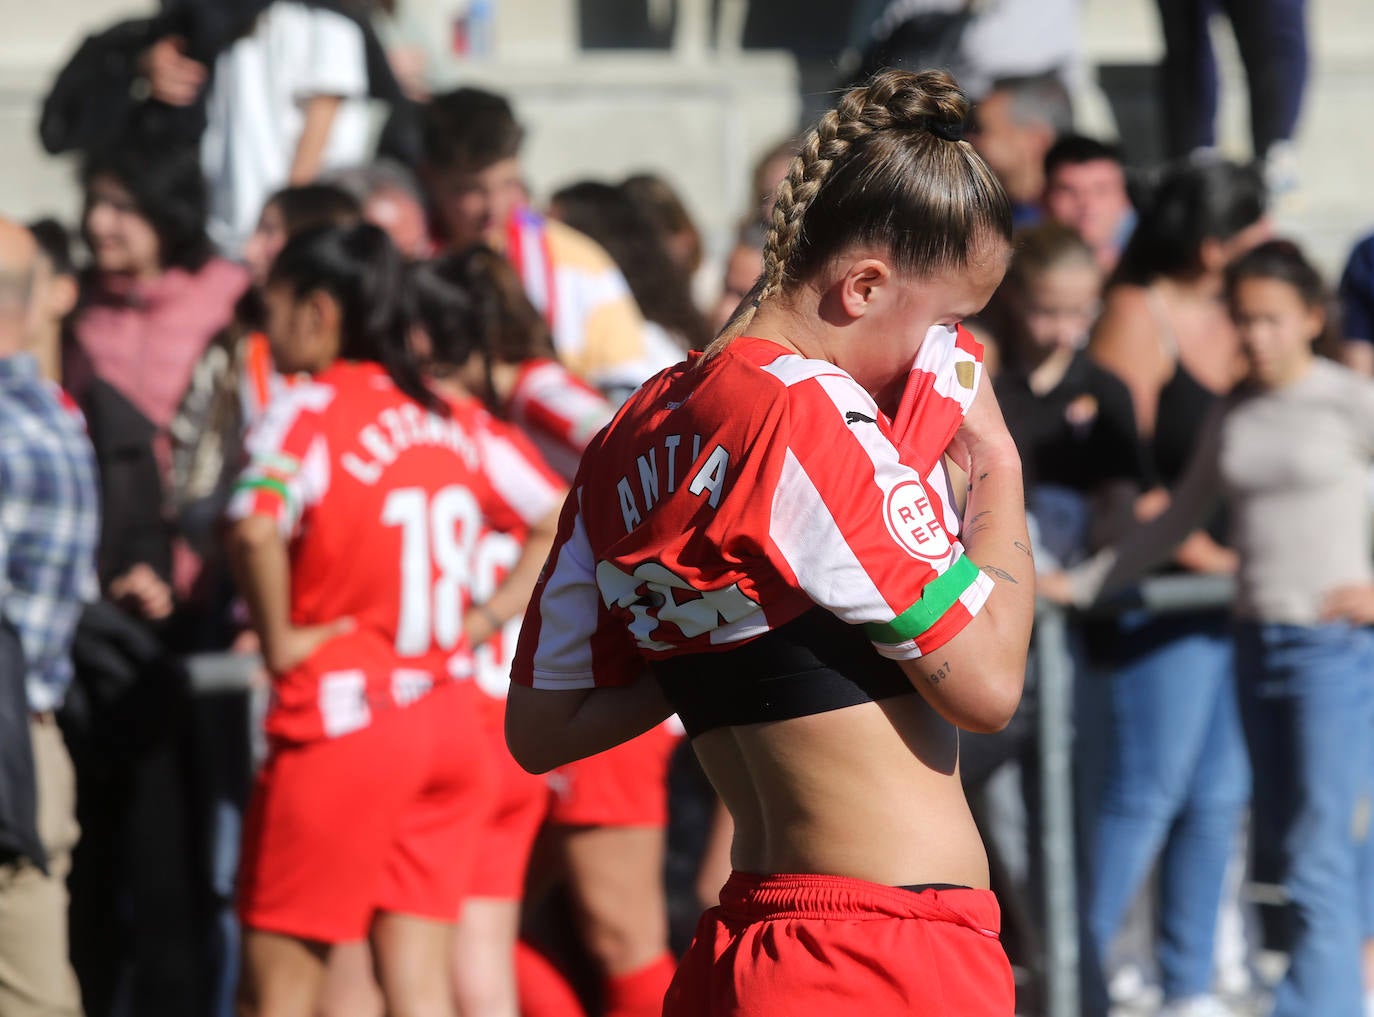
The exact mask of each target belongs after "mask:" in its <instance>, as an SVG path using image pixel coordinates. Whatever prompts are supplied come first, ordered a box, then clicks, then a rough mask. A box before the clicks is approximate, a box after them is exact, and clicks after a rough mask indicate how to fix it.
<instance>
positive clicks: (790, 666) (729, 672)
mask: <svg viewBox="0 0 1374 1017" xmlns="http://www.w3.org/2000/svg"><path fill="white" fill-rule="evenodd" d="M652 668H653V671H654V674H655V676H656V677H657V678H658V681H659V684H660V686H661V687H662V688H663V694H664V695H665V696H667V698H668V701H669V702H670V703H672V704H673V706H674V708H675V709H676V710H677V715H678V718H679V719H680V720H681V721H682V724H683V726H684V727H685V728H686V729H687V734H688V736H689V737H691V738H695V737H697V736H698V735H701V734H705V733H706V732H707V731H711V730H713V729H715V728H718V727H729V726H732V725H735V724H761V723H764V722H765V721H770V720H791V719H793V718H795V717H809V716H811V715H812V714H816V713H828V712H829V711H831V710H839V709H843V708H844V707H846V706H857V705H858V704H859V703H870V702H877V701H879V700H883V699H891V698H893V697H894V696H901V695H906V694H908V693H915V691H916V690H915V689H914V688H913V687H912V685H911V681H910V680H909V679H908V678H907V677H906V674H905V673H904V672H903V671H902V669H901V667H900V666H898V665H897V663H896V662H895V661H891V660H888V659H886V658H884V657H880V656H879V655H878V652H877V651H876V650H874V649H873V644H872V643H870V642H869V641H868V639H867V637H866V636H865V635H864V633H863V630H862V629H861V628H858V627H857V626H853V625H846V624H845V623H844V622H842V621H840V619H838V618H836V617H835V616H834V615H833V614H831V613H830V612H829V611H826V610H825V609H823V608H819V607H816V608H812V609H811V610H810V611H807V612H806V613H805V614H803V615H801V616H800V617H799V618H795V619H793V620H792V621H790V622H788V623H787V624H786V625H782V626H780V627H779V628H776V629H773V630H772V631H771V632H768V633H766V634H764V635H762V636H759V637H758V638H757V639H754V640H751V641H750V642H747V643H743V644H741V645H739V646H737V647H733V648H731V649H728V650H721V651H720V652H718V653H693V654H687V655H684V656H681V657H669V658H667V659H666V660H658V661H654V662H653V664H652Z"/></svg>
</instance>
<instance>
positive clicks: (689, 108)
mask: <svg viewBox="0 0 1374 1017" xmlns="http://www.w3.org/2000/svg"><path fill="white" fill-rule="evenodd" d="M467 2H468V0H402V3H403V4H404V5H406V6H407V9H408V10H409V12H410V14H411V15H412V17H413V19H414V23H415V25H416V30H417V31H418V32H419V33H420V35H421V36H422V37H423V39H424V40H425V42H426V43H427V46H428V48H429V49H430V50H431V51H432V53H433V54H435V57H436V60H435V63H434V67H435V71H436V73H437V74H438V76H439V77H440V79H441V81H443V82H452V81H457V80H460V79H461V80H471V81H474V82H479V81H480V82H487V83H488V84H490V85H491V86H493V87H497V88H501V89H503V90H505V91H507V92H509V93H510V94H511V96H512V98H513V99H514V101H515V103H516V105H517V107H518V109H519V112H520V115H521V117H522V118H523V119H524V120H525V121H526V123H527V125H528V127H529V134H530V143H529V149H528V168H529V173H530V179H531V182H532V184H533V186H534V188H535V191H536V193H537V194H538V195H540V196H542V195H544V194H547V192H548V190H549V189H551V188H552V187H554V186H556V185H558V184H560V183H564V182H567V181H570V180H573V179H575V178H578V177H581V176H585V175H600V176H608V177H616V176H619V175H622V174H624V173H628V172H633V171H637V170H641V169H650V170H657V171H659V172H662V173H664V174H665V175H666V176H667V177H669V178H670V179H671V180H672V181H673V182H674V183H676V184H677V185H678V186H679V187H680V188H681V190H682V191H683V193H684V195H685V197H686V200H687V202H688V204H689V205H690V206H691V210H692V212H693V213H694V214H695V215H696V216H697V217H698V219H699V220H700V222H701V225H702V227H703V228H704V230H705V232H706V233H707V235H708V239H709V241H710V243H711V246H712V248H713V249H715V250H719V248H720V247H721V246H722V245H723V244H724V243H725V242H726V237H727V235H728V233H729V229H730V225H731V224H732V223H733V221H734V219H735V218H736V217H737V216H738V215H739V214H740V213H741V211H742V210H743V208H744V204H745V202H746V200H747V198H746V195H745V191H746V181H747V175H748V169H749V166H750V164H751V163H752V160H753V158H754V156H755V155H756V154H757V153H758V152H759V151H761V150H762V149H764V148H766V147H767V146H769V145H770V144H772V143H773V141H775V140H776V139H777V138H778V137H779V136H781V135H782V134H785V133H787V132H788V131H789V130H790V129H791V128H792V126H793V121H794V119H795V116H796V111H797V110H798V109H799V108H800V104H799V102H798V98H797V96H796V95H795V80H796V79H795V74H794V71H793V69H792V67H791V64H790V61H789V60H788V59H787V58H786V57H783V56H781V55H772V54H748V55H746V56H744V57H728V58H721V59H720V61H719V62H715V61H714V60H713V59H712V58H711V57H710V56H707V57H705V58H702V59H698V60H695V61H689V62H677V61H673V60H671V59H670V58H669V56H668V55H667V54H665V53H654V54H649V53H640V54H605V53H602V54H595V55H590V56H582V57H579V56H578V55H577V54H576V53H575V38H574V34H575V17H574V10H575V9H574V7H573V4H572V0H494V2H495V4H496V11H497V22H496V53H495V55H494V57H493V58H491V59H488V60H485V61H470V62H467V63H465V64H460V63H458V62H456V61H453V60H451V59H449V58H446V57H445V56H444V54H446V51H447V46H448V39H449V37H450V33H451V25H452V20H453V17H454V16H456V15H457V14H460V13H461V12H462V10H463V9H464V7H465V6H466V3H467ZM151 6H152V4H151V2H146V0H124V2H120V0H0V15H3V20H0V24H3V25H4V27H5V31H4V32H3V33H0V139H3V146H4V147H3V149H2V150H3V152H4V158H3V159H0V211H3V212H5V213H6V214H9V215H14V216H23V217H28V216H31V215H35V214H38V213H40V212H56V213H59V214H62V215H65V216H68V217H70V216H71V215H73V214H74V213H75V211H76V196H75V193H74V190H73V187H72V185H71V168H70V167H69V166H68V165H67V164H66V163H65V162H63V161H61V160H52V159H49V158H48V157H46V156H44V155H43V154H42V152H41V151H40V149H39V147H38V144H37V140H36V133H35V122H36V116H37V109H36V105H37V101H38V98H39V97H40V96H41V95H42V93H43V91H44V90H45V89H46V88H47V86H48V84H49V83H50V81H51V77H52V75H53V73H54V72H55V70H56V68H57V66H58V65H59V64H60V62H61V61H62V60H63V59H65V57H66V56H67V55H69V54H70V52H71V51H72V49H73V48H74V46H75V45H76V43H77V41H78V40H79V39H80V37H81V36H82V35H83V34H85V33H86V32H87V31H89V30H91V29H92V28H94V27H98V26H101V25H104V24H106V23H108V22H110V21H112V20H114V19H115V18H117V17H120V16H127V15H131V14H136V13H139V12H140V11H143V10H147V9H149V8H150V7H151ZM1309 7H1310V14H1311V35H1312V49H1313V59H1312V80H1311V83H1310V86H1309V90H1308V96H1307V105H1306V110H1305V113H1304V117H1303V122H1302V125H1301V128H1300V134H1299V138H1298V141H1299V162H1300V170H1301V176H1302V183H1303V186H1302V188H1301V190H1300V191H1299V192H1298V193H1297V194H1296V195H1295V196H1293V197H1292V198H1291V199H1290V200H1288V201H1286V202H1285V203H1283V204H1282V205H1281V206H1280V208H1279V209H1278V215H1277V217H1278V221H1279V224H1280V226H1281V227H1282V228H1284V229H1285V230H1287V231H1289V232H1291V233H1293V234H1295V235H1297V236H1298V237H1299V238H1300V239H1302V240H1304V241H1305V242H1307V243H1308V244H1309V245H1310V246H1311V247H1312V249H1313V251H1314V253H1315V254H1316V255H1317V257H1318V259H1319V260H1320V261H1321V262H1322V263H1323V264H1324V265H1325V266H1326V267H1327V268H1328V269H1334V268H1335V267H1337V266H1338V265H1339V263H1340V261H1341V259H1342V258H1343V256H1344V252H1345V250H1346V249H1347V248H1348V247H1349V245H1350V243H1351V242H1352V241H1353V240H1354V239H1355V237H1357V236H1358V235H1359V234H1360V233H1362V232H1364V231H1367V230H1369V229H1374V188H1370V187H1368V186H1367V184H1366V180H1367V178H1368V177H1369V175H1370V173H1371V170H1374V120H1371V119H1370V117H1369V114H1368V111H1369V110H1370V109H1371V108H1374V3H1371V2H1370V0H1310V3H1309ZM1083 15H1084V41H1085V47H1086V51H1087V57H1088V61H1089V63H1090V64H1091V63H1093V62H1095V61H1098V60H1102V61H1107V62H1116V63H1149V62H1151V61H1153V60H1155V59H1157V57H1158V53H1159V50H1160V41H1159V32H1158V26H1157V23H1156V20H1155V10H1154V2H1153V0H1083ZM1219 27H1220V29H1221V30H1220V31H1219V32H1218V37H1219V41H1220V44H1221V52H1222V58H1223V70H1224V73H1225V80H1224V83H1223V85H1224V87H1223V98H1222V112H1221V118H1220V121H1221V137H1222V145H1223V147H1224V148H1225V149H1227V150H1228V151H1231V152H1234V153H1235V154H1237V155H1248V150H1247V142H1246V137H1247V130H1246V125H1245V93H1244V85H1243V79H1242V78H1241V76H1240V73H1239V67H1238V64H1237V61H1236V60H1235V57H1234V47H1233V46H1231V45H1230V44H1229V39H1228V37H1227V35H1226V33H1225V25H1224V23H1222V24H1221V25H1220V26H1219ZM1084 126H1085V127H1088V128H1090V129H1096V130H1103V131H1106V130H1109V129H1110V128H1111V126H1112V125H1111V120H1110V115H1109V112H1108V111H1107V109H1106V108H1105V105H1104V104H1103V103H1101V102H1100V101H1098V102H1092V103H1088V104H1086V105H1085V107H1084Z"/></svg>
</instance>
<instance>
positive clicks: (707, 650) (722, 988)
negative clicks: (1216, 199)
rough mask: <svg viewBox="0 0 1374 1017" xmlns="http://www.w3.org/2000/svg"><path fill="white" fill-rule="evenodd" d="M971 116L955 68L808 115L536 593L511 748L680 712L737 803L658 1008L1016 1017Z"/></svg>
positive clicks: (1013, 532) (1003, 656) (1021, 592)
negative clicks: (693, 329) (1003, 866)
mask: <svg viewBox="0 0 1374 1017" xmlns="http://www.w3.org/2000/svg"><path fill="white" fill-rule="evenodd" d="M967 113H968V104H967V101H966V100H965V98H964V96H963V95H962V93H960V92H959V91H958V89H957V87H956V86H955V85H954V83H953V81H952V80H951V79H950V78H949V77H948V76H947V75H944V74H941V73H936V72H928V73H922V74H911V73H907V72H899V71H890V72H885V73H883V74H881V75H878V76H877V77H875V78H874V79H873V80H872V81H870V82H869V83H868V84H867V85H865V86H862V87H859V88H856V89H853V90H851V91H850V92H848V93H846V95H845V96H844V97H843V98H842V99H841V101H840V103H839V105H838V107H837V108H836V109H835V110H834V111H832V112H830V113H828V114H826V115H825V116H824V117H823V118H822V119H821V121H820V122H819V124H818V125H817V127H816V128H815V129H814V130H813V131H812V132H811V133H810V134H809V135H808V137H807V139H806V141H805V143H804V145H803V147H802V151H801V153H800V154H799V156H798V157H797V159H796V160H795V161H794V163H793V165H792V167H791V169H790V170H789V173H788V175H787V177H786V178H785V179H784V181H783V182H782V184H780V185H779V188H778V193H777V200H776V202H775V203H774V207H773V213H772V215H773V218H772V225H771V229H770V231H769V235H768V242H767V246H766V248H765V253H764V274H763V277H762V279H761V280H760V282H759V285H758V286H757V287H756V289H755V295H756V298H757V299H756V301H755V302H754V304H753V306H749V307H746V308H745V309H744V310H743V311H742V312H741V313H740V314H739V315H737V316H736V319H735V321H734V322H732V324H731V325H730V326H729V327H727V329H726V331H725V332H724V333H723V334H722V336H721V337H720V338H719V339H717V341H716V342H715V343H713V344H712V346H711V347H710V348H709V349H708V350H707V351H706V353H705V354H704V355H700V356H697V357H695V358H694V359H693V360H692V361H691V362H689V363H688V364H685V365H682V366H679V367H677V368H670V369H669V370H667V371H665V372H663V373H662V374H660V375H658V376H657V377H655V378H654V379H652V380H651V381H649V382H648V383H646V384H645V385H644V386H643V387H642V388H641V389H640V390H639V391H638V392H637V393H636V394H635V395H634V396H632V397H631V399H630V400H629V401H628V402H627V404H626V405H625V407H624V408H623V409H622V410H621V411H620V412H619V413H618V414H617V416H616V419H615V420H614V421H613V422H612V424H611V425H610V427H609V428H608V429H607V430H606V431H604V432H602V434H601V435H599V436H598V437H597V438H596V439H594V440H593V442H592V444H591V445H590V446H589V448H588V450H587V453H586V455H585V456H584V458H583V460H582V464H581V467H580V468H579V470H578V473H577V476H576V478H575V479H574V482H573V485H572V493H571V494H570V496H569V498H568V501H567V502H566V504H565V506H564V511H563V516H562V520H561V522H560V531H559V539H558V543H557V544H556V546H555V549H554V552H553V554H552V555H551V557H550V559H549V562H548V563H547V565H546V567H545V571H544V576H543V579H542V581H541V585H540V587H539V588H538V589H537V591H536V596H535V599H534V600H533V601H532V603H531V606H530V610H529V611H528V612H527V614H526V618H525V623H524V626H523V628H522V632H521V643H520V648H519V651H518V652H517V656H516V662H515V667H514V670H513V672H512V681H513V685H512V689H511V695H510V699H509V702H508V708H507V722H506V723H507V727H506V730H507V738H508V741H509V743H510V745H511V748H512V751H513V752H514V753H515V756H516V758H517V759H518V760H520V761H521V762H522V763H523V764H524V765H525V766H526V767H528V768H531V769H535V770H543V769H547V768H550V767H553V766H557V765H559V764H561V763H563V762H564V761H566V760H568V759H572V758H577V757H580V756H584V755H587V754H589V753H592V752H596V751H598V750H600V749H603V748H605V747H606V746H608V745H612V744H615V743H617V742H619V741H622V740H624V739H626V738H628V737H631V736H633V735H635V734H637V733H639V732H641V731H643V730H646V729H647V728H649V727H651V726H652V725H654V724H656V723H658V722H660V721H661V720H662V719H663V717H664V716H665V715H667V714H668V713H669V712H670V711H672V710H674V709H675V710H676V711H677V713H678V714H679V716H680V717H681V718H682V720H683V723H684V724H685V725H686V728H687V731H688V734H689V735H690V736H691V738H692V745H693V748H694V750H695V751H696V753H697V755H698V758H699V759H700V760H701V763H702V765H703V768H704V769H705V771H706V773H707V775H708V776H709V777H710V779H711V781H712V783H713V784H714V785H715V787H716V790H717V791H718V792H719V793H720V795H721V798H722V800H723V801H724V803H725V805H726V807H727V808H728V809H729V811H730V813H731V815H732V817H733V818H734V821H735V828H736V829H735V838H734V844H733V848H732V862H733V865H734V868H735V874H734V875H733V876H732V877H731V879H730V881H729V882H728V883H727V884H726V886H725V888H724V890H723V891H722V894H721V906H720V907H718V908H713V909H712V910H711V911H708V912H707V914H706V915H705V916H703V918H702V921H701V924H700V925H699V927H698V931H697V937H696V940H695V942H694V944H693V946H692V948H691V950H690V951H689V952H688V954H687V956H686V957H685V958H684V960H683V963H682V966H681V967H680V968H679V971H678V975H677V977H676V979H675V980H674V983H673V985H672V987H671V989H670V990H669V992H668V996H667V1002H666V1006H665V1010H664V1012H665V1014H667V1015H669V1017H677V1015H687V1014H693V1015H700V1014H712V1015H715V1014H722V1015H724V1014H743V1013H772V1012H777V1013H800V1014H812V1013H816V1014H819V1013H859V1012H862V1013H865V1014H882V1015H887V1014H891V1015H894V1017H895V1015H897V1014H912V1013H916V1014H932V1015H933V1014H948V1013H960V1014H988V1015H992V1014H998V1015H1010V1014H1011V1012H1012V1008H1013V999H1012V982H1011V973H1010V969H1009V967H1008V965H1007V961H1006V957H1005V954H1004V953H1003V951H1002V949H1001V946H1000V944H999V943H998V941H997V928H998V923H999V918H998V910H997V904H996V901H995V899H993V898H992V896H991V894H990V893H988V892H987V890H986V889H984V888H985V887H986V886H987V883H988V871H987V862H986V856H985V854H984V852H983V849H982V845H981V843H980V841H979V838H978V833H977V831H976V829H975V827H974V824H973V821H972V818H971V816H970V814H969V810H968V806H967V803H966V802H965V800H964V796H963V791H962V788H961V786H960V782H959V775H958V729H959V728H965V729H968V730H975V731H989V730H996V729H999V728H1000V727H1002V726H1004V725H1005V724H1006V723H1007V721H1008V720H1009V718H1010V717H1011V714H1012V712H1013V711H1014V710H1015V708H1016V704H1017V702H1018V700H1019V697H1020V692H1021V684H1022V677H1023V672H1024V667H1025V658H1026V651H1027V645H1028V641H1029V634H1030V625H1031V616H1032V611H1033V601H1034V595H1033V572H1034V570H1033V565H1032V562H1031V560H1030V552H1029V540H1028V537H1027V534H1026V523H1025V512H1024V501H1023V493H1022V485H1021V474H1020V462H1019V459H1018V458H1017V455H1016V450H1015V446H1014V445H1013V443H1012V440H1011V438H1010V436H1009V435H1008V433H1007V430H1006V426H1005V424H1004V423H1003V421H1002V418H1001V414H1000V411H999V410H998V408H997V404H996V401H995V398H994V397H993V395H992V393H991V390H990V387H989V386H986V385H980V384H979V383H980V380H981V373H982V372H981V362H980V352H981V351H980V348H979V347H978V345H977V343H976V342H975V341H974V340H973V339H972V337H971V336H970V335H969V334H968V333H966V332H965V331H963V330H962V329H961V328H959V325H958V323H959V321H960V320H961V319H962V318H964V317H966V316H968V315H971V314H973V313H975V312H976V311H978V310H979V309H980V308H981V307H982V306H983V304H984V303H985V302H986V301H987V299H988V297H989V296H990V295H991V293H992V291H993V290H994V289H995V287H996V286H997V284H998V282H999V281H1000V280H1001V278H1002V274H1003V271H1004V269H1005V266H1006V261H1007V257H1008V254H1009V250H1010V245H1009V238H1010V234H1011V215H1010V209H1009V205H1008V201H1007V198H1006V195H1005V193H1004V192H1003V191H1002V189H1001V187H1000V186H999V185H998V184H997V182H996V180H995V178H994V177H993V176H992V174H991V173H990V172H989V170H988V168H987V167H986V165H984V164H983V163H982V161H981V160H980V159H979V158H978V156H977V155H976V153H974V151H973V150H972V148H971V147H970V146H969V145H968V144H967V143H966V142H964V141H963V140H962V124H963V122H964V119H965V117H966V116H967ZM947 460H952V461H953V462H954V463H955V464H956V465H957V466H958V467H959V468H960V469H961V470H963V471H964V472H966V473H967V474H968V475H969V477H970V480H971V487H970V490H969V493H968V498H967V503H966V505H965V506H964V509H963V512H962V518H961V515H960V512H959V510H958V507H957V505H956V502H955V499H954V497H953V495H952V492H951V485H950V483H949V477H948V474H947V472H946V465H945V464H946V461H947Z"/></svg>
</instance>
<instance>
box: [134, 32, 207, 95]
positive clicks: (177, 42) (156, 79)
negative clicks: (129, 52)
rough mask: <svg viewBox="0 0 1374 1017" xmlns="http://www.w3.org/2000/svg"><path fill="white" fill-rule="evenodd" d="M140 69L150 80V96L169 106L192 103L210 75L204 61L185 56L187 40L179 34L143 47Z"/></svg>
mask: <svg viewBox="0 0 1374 1017" xmlns="http://www.w3.org/2000/svg"><path fill="white" fill-rule="evenodd" d="M139 69H140V70H141V71H142V72H143V76H144V77H145V78H147V79H148V95H149V97H150V98H153V99H156V100H158V101H159V102H165V103H166V104H167V105H169V106H189V105H191V103H193V102H195V101H196V98H197V97H198V96H199V95H200V90H201V89H202V88H204V87H205V81H206V78H207V77H208V76H209V72H208V71H207V70H206V68H205V65H204V64H202V63H200V62H199V61H198V60H192V59H191V58H190V57H188V56H187V55H186V40H185V39H183V38H181V37H180V36H176V35H169V36H167V38H165V39H159V40H158V41H157V42H155V43H153V44H152V45H151V46H149V47H148V48H147V49H146V50H144V51H143V56H142V57H141V58H140V59H139Z"/></svg>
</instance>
